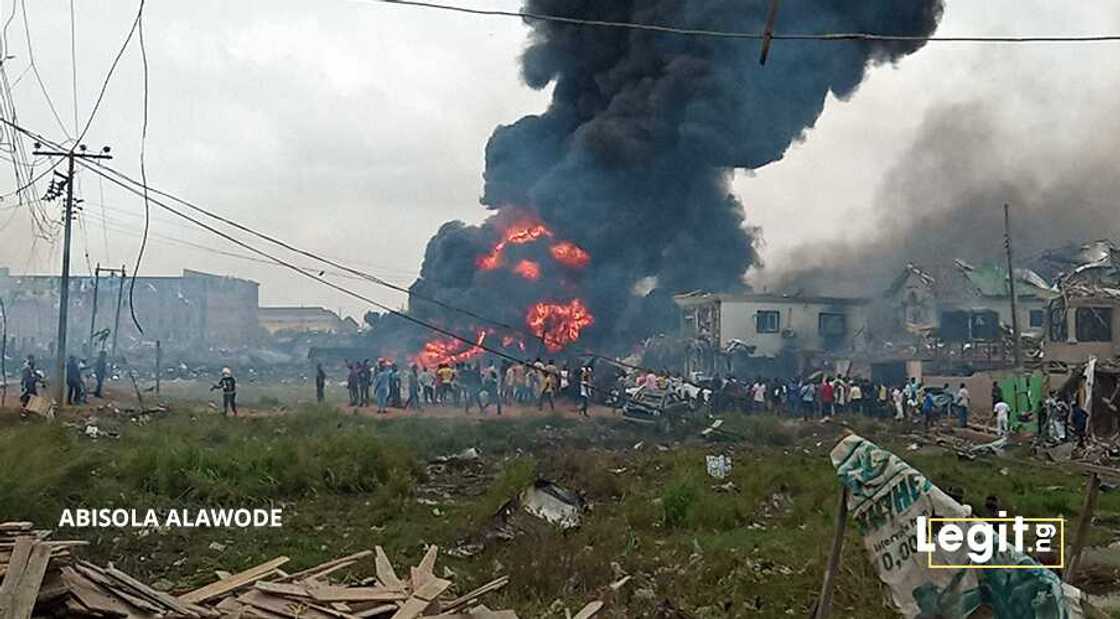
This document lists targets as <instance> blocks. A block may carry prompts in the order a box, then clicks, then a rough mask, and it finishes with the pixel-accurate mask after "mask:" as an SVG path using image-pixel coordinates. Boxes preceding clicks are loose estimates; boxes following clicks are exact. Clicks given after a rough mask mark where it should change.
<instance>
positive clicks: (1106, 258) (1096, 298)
mask: <svg viewBox="0 0 1120 619" xmlns="http://www.w3.org/2000/svg"><path fill="white" fill-rule="evenodd" d="M1058 289H1059V290H1060V291H1061V294H1060V295H1059V296H1057V297H1056V298H1054V299H1053V301H1052V302H1051V304H1050V306H1049V313H1048V326H1049V328H1048V333H1047V338H1046V340H1047V341H1046V345H1045V351H1046V355H1045V359H1046V360H1047V361H1061V362H1066V363H1080V362H1082V361H1085V360H1086V359H1088V358H1089V357H1090V356H1096V357H1098V358H1100V359H1109V358H1112V357H1116V356H1120V251H1117V250H1116V249H1112V250H1111V251H1108V252H1106V253H1105V254H1103V255H1101V256H1099V257H1098V258H1097V259H1096V260H1094V261H1093V262H1088V263H1085V264H1082V265H1080V266H1078V267H1077V268H1075V269H1073V270H1072V271H1070V272H1068V273H1066V274H1065V275H1063V276H1061V277H1060V278H1059V279H1058Z"/></svg>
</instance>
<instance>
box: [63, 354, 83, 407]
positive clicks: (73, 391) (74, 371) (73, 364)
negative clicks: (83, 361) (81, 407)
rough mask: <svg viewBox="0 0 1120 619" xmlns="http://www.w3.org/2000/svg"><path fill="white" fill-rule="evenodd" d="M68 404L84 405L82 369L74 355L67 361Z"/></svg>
mask: <svg viewBox="0 0 1120 619" xmlns="http://www.w3.org/2000/svg"><path fill="white" fill-rule="evenodd" d="M66 403H67V404H81V403H82V368H81V367H80V366H79V365H78V358H77V357H75V356H74V355H70V358H68V359H67V360H66Z"/></svg>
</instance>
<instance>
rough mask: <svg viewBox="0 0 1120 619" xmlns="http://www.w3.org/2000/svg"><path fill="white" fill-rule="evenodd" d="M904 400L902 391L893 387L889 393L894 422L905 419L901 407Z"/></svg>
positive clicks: (904, 413) (903, 410)
mask: <svg viewBox="0 0 1120 619" xmlns="http://www.w3.org/2000/svg"><path fill="white" fill-rule="evenodd" d="M904 400H905V396H904V395H903V394H902V390H901V389H899V388H898V387H895V388H894V389H893V390H892V391H891V401H892V402H894V418H895V420H896V421H902V420H903V419H905V418H906V412H905V408H904V407H903V402H904Z"/></svg>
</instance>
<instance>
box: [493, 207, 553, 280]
mask: <svg viewBox="0 0 1120 619" xmlns="http://www.w3.org/2000/svg"><path fill="white" fill-rule="evenodd" d="M542 237H552V230H549V229H548V227H547V226H545V225H544V224H542V223H540V222H539V221H536V220H533V219H525V220H522V221H519V222H517V223H514V224H512V225H510V226H509V227H508V228H506V229H505V230H504V231H502V238H501V240H500V241H498V242H497V243H495V244H494V246H493V247H491V248H490V253H488V254H484V255H482V256H479V257H478V260H476V261H475V264H476V265H477V266H478V268H480V269H482V270H483V271H493V270H494V269H496V268H498V267H499V266H501V264H502V252H503V251H505V248H506V245H524V244H526V243H532V242H533V241H536V240H537V239H540V238H542ZM529 279H536V278H535V277H533V278H529Z"/></svg>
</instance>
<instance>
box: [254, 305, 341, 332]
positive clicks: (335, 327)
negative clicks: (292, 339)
mask: <svg viewBox="0 0 1120 619" xmlns="http://www.w3.org/2000/svg"><path fill="white" fill-rule="evenodd" d="M257 317H258V319H259V321H260V326H261V328H263V329H264V330H265V331H267V332H268V333H270V334H272V335H276V334H279V333H333V334H351V333H355V332H356V331H357V330H358V325H357V323H356V322H354V320H353V319H352V318H346V319H344V318H342V317H341V316H339V315H338V314H336V313H334V312H332V311H331V310H329V309H327V308H325V307H262V308H260V309H259V310H258V312H257Z"/></svg>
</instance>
